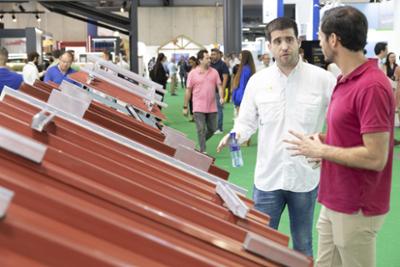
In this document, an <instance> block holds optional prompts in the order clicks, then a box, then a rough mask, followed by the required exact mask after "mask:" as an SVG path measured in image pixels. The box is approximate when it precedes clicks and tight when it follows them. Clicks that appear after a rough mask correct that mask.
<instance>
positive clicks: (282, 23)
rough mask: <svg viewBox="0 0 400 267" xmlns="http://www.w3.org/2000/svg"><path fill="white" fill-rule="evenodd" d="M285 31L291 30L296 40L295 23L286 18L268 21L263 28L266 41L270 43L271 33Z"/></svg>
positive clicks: (297, 34) (297, 33) (296, 30)
mask: <svg viewBox="0 0 400 267" xmlns="http://www.w3.org/2000/svg"><path fill="white" fill-rule="evenodd" d="M286 29H293V31H294V35H296V38H297V37H298V36H299V31H298V29H297V24H296V21H294V20H292V19H289V18H286V17H280V18H276V19H274V20H272V21H270V22H269V23H268V24H267V26H265V36H266V37H267V40H268V41H269V42H271V33H272V32H273V31H283V30H286Z"/></svg>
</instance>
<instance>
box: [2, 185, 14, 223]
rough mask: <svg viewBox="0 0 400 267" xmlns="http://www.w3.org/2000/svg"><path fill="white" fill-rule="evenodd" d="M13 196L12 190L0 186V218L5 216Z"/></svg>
mask: <svg viewBox="0 0 400 267" xmlns="http://www.w3.org/2000/svg"><path fill="white" fill-rule="evenodd" d="M13 197H14V192H13V191H11V190H8V189H7V188H4V187H1V186H0V220H3V219H4V218H5V217H6V213H7V210H8V206H9V205H10V202H11V199H12V198H13Z"/></svg>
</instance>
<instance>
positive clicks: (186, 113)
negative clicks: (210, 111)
mask: <svg viewBox="0 0 400 267" xmlns="http://www.w3.org/2000/svg"><path fill="white" fill-rule="evenodd" d="M182 114H183V116H185V117H187V116H188V115H189V112H188V108H187V107H183V110H182Z"/></svg>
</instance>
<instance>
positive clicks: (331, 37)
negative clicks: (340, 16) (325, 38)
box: [329, 33, 339, 47]
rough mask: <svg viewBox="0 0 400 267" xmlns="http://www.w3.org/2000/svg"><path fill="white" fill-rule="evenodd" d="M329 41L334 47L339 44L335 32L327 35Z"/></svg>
mask: <svg viewBox="0 0 400 267" xmlns="http://www.w3.org/2000/svg"><path fill="white" fill-rule="evenodd" d="M329 43H330V44H331V45H332V47H336V46H337V45H338V44H339V37H338V36H337V35H336V33H331V34H330V35H329Z"/></svg>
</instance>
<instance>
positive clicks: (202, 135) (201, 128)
mask: <svg viewBox="0 0 400 267" xmlns="http://www.w3.org/2000/svg"><path fill="white" fill-rule="evenodd" d="M197 59H198V60H199V63H200V64H199V66H197V67H196V68H195V69H194V70H192V71H191V72H190V73H189V76H188V80H187V88H186V94H185V102H184V105H183V114H184V115H187V114H188V103H189V99H190V97H191V96H192V97H193V98H192V99H193V118H194V121H195V122H196V128H197V136H198V139H199V148H200V152H206V141H207V140H208V139H209V138H210V137H211V136H213V134H214V132H215V131H216V130H217V105H216V99H215V97H216V93H215V87H217V88H218V91H219V96H220V97H219V102H220V103H221V105H223V104H224V91H223V89H222V86H221V79H220V78H219V74H218V72H217V71H216V70H215V69H213V68H210V63H211V60H210V55H209V54H208V51H207V50H200V51H199V52H198V53H197Z"/></svg>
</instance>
